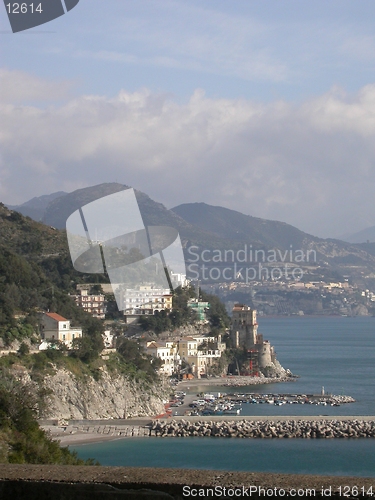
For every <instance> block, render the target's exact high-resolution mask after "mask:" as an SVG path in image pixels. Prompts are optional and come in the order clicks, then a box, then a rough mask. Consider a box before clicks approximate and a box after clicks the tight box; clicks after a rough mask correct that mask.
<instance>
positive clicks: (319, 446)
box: [75, 438, 375, 477]
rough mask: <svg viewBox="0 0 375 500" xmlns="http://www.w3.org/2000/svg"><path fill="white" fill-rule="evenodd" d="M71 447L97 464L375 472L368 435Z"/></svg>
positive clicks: (367, 474) (369, 474)
mask: <svg viewBox="0 0 375 500" xmlns="http://www.w3.org/2000/svg"><path fill="white" fill-rule="evenodd" d="M75 449H76V450H77V451H78V454H79V456H80V457H82V458H90V457H95V458H96V459H97V460H98V461H99V462H100V463H101V465H116V466H120V465H121V466H131V467H172V468H183V469H212V470H228V471H229V470H231V471H253V472H280V473H296V474H297V473H298V474H322V475H339V476H341V475H342V476H345V475H347V476H362V477H375V454H374V441H373V440H372V439H352V440H341V439H337V440H332V439H330V440H319V439H316V440H311V439H310V440H306V439H290V440H289V439H274V440H272V439H230V438H229V439H225V438H217V439H216V438H128V439H118V440H116V441H110V442H108V441H107V442H104V443H98V444H87V445H81V446H76V447H75Z"/></svg>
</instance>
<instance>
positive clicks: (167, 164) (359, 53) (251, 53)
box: [0, 0, 375, 236]
mask: <svg viewBox="0 0 375 500" xmlns="http://www.w3.org/2000/svg"><path fill="white" fill-rule="evenodd" d="M374 17H375V4H374V2H372V1H361V2H357V1H354V0H352V1H343V0H341V1H330V2H326V1H315V2H302V1H300V0H299V1H294V0H268V1H267V2H265V1H264V0H262V1H261V0H258V1H251V0H231V1H228V0H227V1H217V0H216V1H211V0H201V1H199V2H198V1H193V0H188V1H187V0H186V1H185V0H174V1H165V0H158V1H146V0H139V1H137V2H133V1H125V0H106V1H105V2H104V1H103V0H101V1H99V0H90V1H89V0H80V2H79V4H78V5H77V7H75V8H74V9H73V10H72V11H70V12H69V13H67V14H66V15H64V16H62V17H61V18H58V19H56V20H54V21H51V22H50V23H48V24H45V25H43V26H39V27H37V28H35V29H32V30H29V31H25V32H22V33H18V34H13V33H11V31H10V26H9V22H8V19H7V16H6V13H5V9H0V37H1V38H0V39H1V44H0V47H1V48H0V68H1V74H0V76H1V82H0V85H1V87H0V91H1V92H0V98H1V107H0V109H1V114H2V117H1V124H0V147H1V153H0V199H1V200H2V201H4V202H6V203H9V204H15V203H20V202H23V201H25V200H27V199H29V198H31V197H33V196H38V195H42V194H46V193H50V192H53V191H58V190H65V191H72V190H74V189H77V188H80V187H83V186H87V185H92V184H96V183H99V182H112V181H114V180H117V181H118V182H123V183H125V184H128V185H131V186H133V187H135V188H137V189H140V190H142V191H144V192H146V193H148V194H149V195H150V196H151V197H152V198H154V199H156V200H157V201H160V202H162V203H164V204H165V205H166V206H167V207H172V206H174V205H177V204H179V203H186V202H190V201H206V202H207V203H210V204H213V205H222V206H226V207H228V208H232V209H235V210H239V211H241V212H243V213H246V214H250V215H254V216H258V217H265V218H270V219H278V220H283V221H285V222H288V223H291V224H294V225H296V226H297V227H299V228H300V229H303V230H305V231H307V232H311V233H313V234H316V235H318V236H337V235H340V234H342V233H345V232H350V231H356V230H359V229H362V228H364V227H366V226H370V225H374V224H375V211H374V207H373V192H374V188H375V164H374V161H375V157H374V153H375V151H374V149H375V146H374V144H375V142H374V134H375V81H374V67H375V27H374Z"/></svg>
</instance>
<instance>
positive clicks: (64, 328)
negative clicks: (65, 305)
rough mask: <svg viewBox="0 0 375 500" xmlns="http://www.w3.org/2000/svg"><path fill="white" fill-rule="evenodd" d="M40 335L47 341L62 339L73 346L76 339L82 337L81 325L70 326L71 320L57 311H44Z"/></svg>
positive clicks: (61, 340)
mask: <svg viewBox="0 0 375 500" xmlns="http://www.w3.org/2000/svg"><path fill="white" fill-rule="evenodd" d="M40 335H41V337H42V339H43V340H44V344H45V343H47V344H48V343H49V342H54V341H60V342H63V343H64V344H65V345H66V346H67V347H69V348H71V346H72V341H73V340H74V339H77V338H80V337H82V328H81V327H72V326H70V320H68V319H66V318H63V316H60V314H57V313H50V312H48V313H43V314H42V317H41V321H40Z"/></svg>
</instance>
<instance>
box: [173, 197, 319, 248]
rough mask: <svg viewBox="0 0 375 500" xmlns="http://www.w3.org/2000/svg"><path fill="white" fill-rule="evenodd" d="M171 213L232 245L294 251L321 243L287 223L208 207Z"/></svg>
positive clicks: (195, 206)
mask: <svg viewBox="0 0 375 500" xmlns="http://www.w3.org/2000/svg"><path fill="white" fill-rule="evenodd" d="M171 210H172V211H173V212H175V213H176V214H177V215H179V216H180V217H182V218H183V219H185V220H186V221H187V222H190V224H194V225H196V226H198V227H200V228H201V229H204V230H205V231H210V232H211V233H214V234H216V235H217V236H218V237H220V238H225V239H228V240H231V241H242V242H245V243H249V242H251V243H253V244H254V243H258V244H260V245H262V246H266V247H267V248H273V247H276V248H282V249H288V248H290V245H292V246H293V247H294V248H298V247H301V246H302V245H303V244H304V242H306V240H307V239H308V240H311V239H314V240H319V241H320V240H321V238H315V237H314V236H311V235H309V234H307V233H304V232H303V231H300V230H299V229H297V228H296V227H294V226H291V225H290V224H286V223H285V222H278V221H273V220H267V219H260V218H258V217H251V216H250V215H244V214H242V213H240V212H236V211H235V210H229V209H228V208H223V207H216V206H211V205H207V204H206V203H184V204H183V205H179V206H177V207H174V208H172V209H171ZM321 241H323V240H321Z"/></svg>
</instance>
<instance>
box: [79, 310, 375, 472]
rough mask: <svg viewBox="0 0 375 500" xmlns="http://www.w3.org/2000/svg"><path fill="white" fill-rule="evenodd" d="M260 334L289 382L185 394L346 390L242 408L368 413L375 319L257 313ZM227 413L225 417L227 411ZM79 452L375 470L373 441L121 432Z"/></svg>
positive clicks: (232, 467)
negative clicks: (305, 401)
mask: <svg viewBox="0 0 375 500" xmlns="http://www.w3.org/2000/svg"><path fill="white" fill-rule="evenodd" d="M258 322H259V333H262V334H263V336H264V339H267V340H269V341H270V342H271V344H272V345H273V346H274V347H275V350H276V353H277V359H278V360H279V361H280V363H281V364H282V366H284V367H285V368H289V369H290V370H291V371H292V373H293V374H295V375H298V378H296V379H295V381H294V382H285V383H277V384H264V385H257V386H254V385H252V386H245V387H240V388H239V387H233V388H230V387H222V386H210V388H209V389H208V388H207V386H201V387H199V386H198V387H196V386H195V387H194V388H191V389H190V392H191V393H193V392H194V393H199V392H201V391H203V392H207V391H208V390H209V392H226V393H235V392H238V393H245V392H257V393H262V394H285V393H288V394H320V393H321V392H322V390H323V388H324V392H325V394H335V395H340V394H341V395H347V396H352V397H353V398H354V399H355V400H356V401H355V403H349V404H343V405H341V406H339V407H331V406H315V405H301V404H293V405H289V404H288V405H283V406H274V405H270V404H244V405H243V406H242V415H259V417H260V418H261V416H262V415H267V416H273V415H274V416H275V417H276V416H277V415H290V416H297V417H298V416H299V415H330V416H331V415H333V416H334V415H337V416H340V415H353V416H360V415H370V416H371V415H374V419H375V362H374V360H375V318H373V317H285V318H284V317H278V318H259V319H258ZM229 418H230V417H229ZM71 449H74V450H76V452H77V453H78V456H79V457H81V458H84V459H86V458H95V459H97V460H98V461H99V462H100V463H101V464H102V465H116V466H120V465H121V466H134V467H168V468H170V467H172V468H174V467H176V468H186V469H211V470H226V471H252V472H277V473H291V474H321V475H339V476H358V477H375V453H374V452H375V440H374V439H370V438H367V439H366V438H359V439H328V440H321V439H236V438H234V439H229V438H199V437H195V438H194V437H192V438H155V437H150V438H147V437H146V438H126V439H116V440H114V441H106V442H102V443H92V444H85V445H74V447H71Z"/></svg>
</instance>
